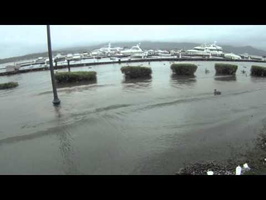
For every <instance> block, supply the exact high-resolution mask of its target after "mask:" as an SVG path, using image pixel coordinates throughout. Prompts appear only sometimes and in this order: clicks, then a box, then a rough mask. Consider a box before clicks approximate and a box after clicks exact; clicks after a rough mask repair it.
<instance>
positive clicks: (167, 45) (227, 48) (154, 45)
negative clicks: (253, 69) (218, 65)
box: [61, 41, 266, 56]
mask: <svg viewBox="0 0 266 200" xmlns="http://www.w3.org/2000/svg"><path fill="white" fill-rule="evenodd" d="M139 43H141V48H142V49H144V50H148V49H165V50H171V49H174V50H178V49H184V50H188V49H192V48H193V47H195V46H198V45H201V44H200V43H188V42H150V41H142V42H139ZM111 44H112V47H116V46H119V47H126V48H130V47H132V46H133V45H136V44H138V42H113V43H111ZM218 45H219V46H221V47H222V48H223V49H224V52H233V53H236V54H243V53H248V54H250V55H258V56H264V55H266V51H263V50H260V49H257V48H254V47H251V46H243V47H235V46H231V45H222V44H218ZM103 46H107V43H102V44H98V45H92V46H87V47H75V48H68V49H62V50H61V51H62V52H63V51H65V52H75V51H76V52H82V51H91V50H93V49H98V48H101V47H103Z"/></svg>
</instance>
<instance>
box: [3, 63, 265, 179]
mask: <svg viewBox="0 0 266 200" xmlns="http://www.w3.org/2000/svg"><path fill="white" fill-rule="evenodd" d="M194 63H196V64H198V69H197V71H196V73H195V75H196V77H194V78H181V77H175V76H173V75H172V72H171V70H170V65H171V63H170V62H151V63H150V64H148V63H136V64H132V63H131V64H130V65H143V66H150V67H151V68H152V71H153V74H152V78H150V79H138V80H134V81H132V80H125V79H124V76H123V75H122V73H121V71H120V67H121V66H126V65H127V64H121V65H119V64H108V65H98V66H90V67H79V68H76V67H75V68H72V71H91V70H93V71H96V72H97V82H96V83H93V84H88V85H81V86H73V87H60V88H58V96H59V98H60V100H61V105H60V106H59V107H54V106H53V105H52V100H53V93H52V87H51V80H50V72H49V71H40V72H32V73H25V74H18V75H13V76H2V77H0V83H2V82H7V81H17V82H18V83H19V86H18V87H17V88H14V89H10V90H0V110H1V113H0V127H1V128H0V174H110V175H111V174H155V175H157V174H174V173H175V172H177V171H178V170H179V169H180V168H181V167H184V166H185V165H187V164H189V163H191V162H196V161H209V160H218V161H223V160H226V159H228V158H231V157H234V155H236V154H237V153H239V152H243V151H245V150H246V149H247V148H249V147H250V146H252V142H251V141H252V140H253V139H255V138H256V137H257V135H258V133H259V130H260V129H261V127H263V124H265V122H266V111H265V109H264V108H265V106H266V101H265V99H266V79H263V78H253V77H250V75H249V71H250V67H251V65H252V64H253V63H248V62H247V63H243V62H241V63H236V62H233V63H234V64H237V65H238V71H237V74H236V76H235V77H228V76H215V69H214V64H215V62H194ZM259 65H262V66H266V64H265V63H263V64H259ZM205 69H208V70H209V71H210V72H209V73H207V74H205ZM242 70H245V71H246V72H247V73H246V74H244V73H242V72H241V71H242ZM58 71H67V69H62V70H58ZM214 89H217V90H219V91H221V92H222V95H219V96H214V95H213V91H214Z"/></svg>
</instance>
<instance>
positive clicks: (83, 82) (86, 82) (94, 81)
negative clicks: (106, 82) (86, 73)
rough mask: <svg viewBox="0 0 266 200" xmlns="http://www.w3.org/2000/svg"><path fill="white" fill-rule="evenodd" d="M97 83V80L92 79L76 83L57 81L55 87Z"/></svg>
mask: <svg viewBox="0 0 266 200" xmlns="http://www.w3.org/2000/svg"><path fill="white" fill-rule="evenodd" d="M95 83H97V80H93V81H82V82H77V83H57V84H56V87H57V88H66V87H68V88H71V87H76V86H81V85H91V84H95Z"/></svg>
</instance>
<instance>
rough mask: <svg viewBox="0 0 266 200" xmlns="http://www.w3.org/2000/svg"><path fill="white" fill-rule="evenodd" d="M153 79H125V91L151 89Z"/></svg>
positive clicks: (123, 82)
mask: <svg viewBox="0 0 266 200" xmlns="http://www.w3.org/2000/svg"><path fill="white" fill-rule="evenodd" d="M151 81H152V77H146V78H134V79H130V78H125V79H124V80H123V81H122V84H123V88H124V89H138V88H149V87H151Z"/></svg>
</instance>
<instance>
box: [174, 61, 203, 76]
mask: <svg viewBox="0 0 266 200" xmlns="http://www.w3.org/2000/svg"><path fill="white" fill-rule="evenodd" d="M197 68H198V66H197V65H195V64H190V63H179V64H172V65H171V70H172V71H173V73H175V74H176V75H180V76H194V73H195V72H196V70H197Z"/></svg>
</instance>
